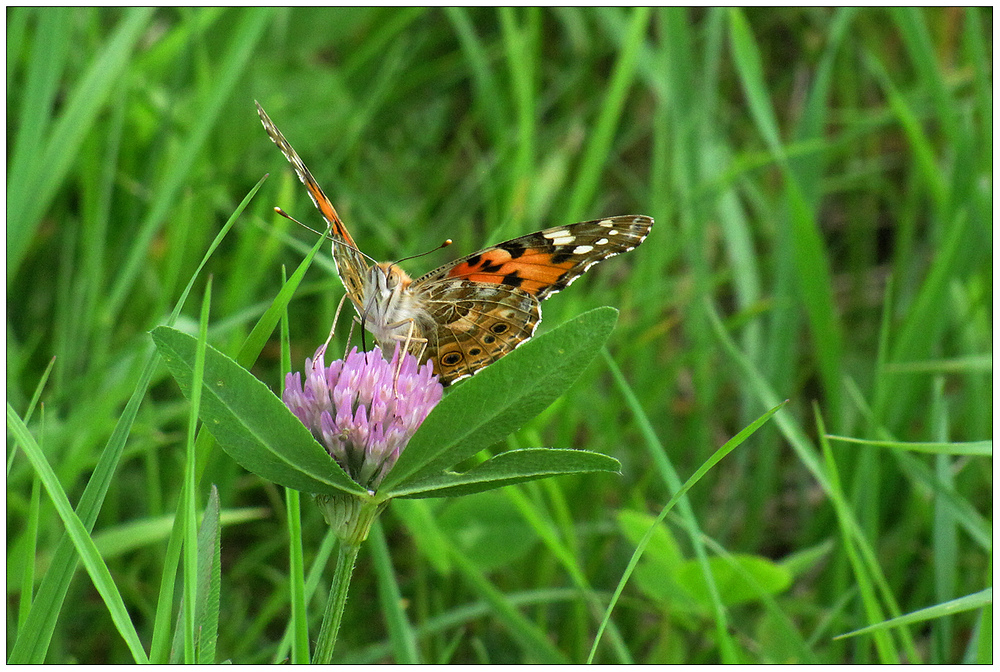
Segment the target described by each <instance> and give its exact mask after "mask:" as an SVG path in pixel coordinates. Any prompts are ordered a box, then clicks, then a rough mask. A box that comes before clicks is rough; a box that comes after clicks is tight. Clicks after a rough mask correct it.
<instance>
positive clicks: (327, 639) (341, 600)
mask: <svg viewBox="0 0 1000 672" xmlns="http://www.w3.org/2000/svg"><path fill="white" fill-rule="evenodd" d="M360 549H361V544H360V543H357V544H350V543H347V542H346V541H341V542H340V549H339V551H338V553H337V568H336V570H335V571H334V574H333V585H332V586H331V587H330V597H329V599H328V600H327V603H326V613H325V614H323V625H322V626H320V629H319V638H318V639H317V640H316V655H315V656H313V660H312V662H313V663H314V664H317V665H327V664H329V663H330V662H332V660H333V647H334V646H335V645H336V643H337V632H338V631H339V630H340V620H341V618H342V617H343V615H344V604H345V603H346V602H347V589H348V588H349V587H350V585H351V575H352V574H353V573H354V561H355V560H357V558H358V551H359V550H360Z"/></svg>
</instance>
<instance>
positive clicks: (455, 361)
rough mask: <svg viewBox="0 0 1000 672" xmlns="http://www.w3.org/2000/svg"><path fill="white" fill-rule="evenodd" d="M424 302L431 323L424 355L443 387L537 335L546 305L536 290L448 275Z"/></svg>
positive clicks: (427, 289)
mask: <svg viewBox="0 0 1000 672" xmlns="http://www.w3.org/2000/svg"><path fill="white" fill-rule="evenodd" d="M420 296H421V302H422V304H423V306H424V310H425V311H426V315H427V317H429V318H430V320H429V321H430V322H432V325H433V326H431V328H429V329H426V330H425V334H426V338H427V345H426V351H425V358H426V359H427V360H429V361H431V362H433V363H434V371H435V373H437V374H438V377H439V378H440V380H441V382H442V383H443V384H444V385H449V384H451V383H453V382H455V381H456V380H461V379H462V378H466V377H468V376H471V375H472V374H474V373H475V372H476V371H478V370H479V369H481V368H483V367H485V366H488V365H489V364H492V363H493V362H495V361H496V360H498V359H500V358H501V357H503V356H504V355H506V354H507V353H509V352H510V351H511V350H513V349H514V348H516V347H517V346H518V345H520V344H521V343H523V342H524V341H526V340H528V339H529V338H531V336H532V334H534V333H535V328H536V327H537V326H538V322H539V320H541V319H542V309H541V306H540V305H539V303H538V299H536V298H535V297H534V296H532V295H531V294H528V293H527V292H525V291H523V290H521V289H518V288H516V287H509V286H507V285H503V284H486V283H482V282H475V281H472V280H461V279H454V278H445V279H442V280H439V281H436V282H431V283H428V284H427V285H425V286H424V288H423V291H422V293H421V295H420Z"/></svg>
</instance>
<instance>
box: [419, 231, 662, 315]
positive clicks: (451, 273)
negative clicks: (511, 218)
mask: <svg viewBox="0 0 1000 672" xmlns="http://www.w3.org/2000/svg"><path fill="white" fill-rule="evenodd" d="M652 226H653V218H652V217H646V216H645V215H621V216H618V217H607V218H605V219H595V220H592V221H589V222H580V223H578V224H570V225H568V226H557V227H554V228H551V229H545V230H544V231H539V232H537V233H531V234H528V235H526V236H521V237H520V238H514V239H513V240H508V241H507V242H505V243H500V244H499V245H496V246H494V247H490V248H487V249H485V250H483V251H481V252H477V253H475V254H470V255H469V256H467V257H462V258H461V259H457V260H455V261H453V262H451V263H450V264H445V265H444V266H442V267H440V268H438V269H437V270H434V271H431V272H430V273H428V274H426V275H424V276H422V277H420V278H417V280H415V281H414V284H415V285H420V284H421V283H423V282H429V281H433V280H440V279H442V278H456V279H461V280H468V281H471V282H481V283H487V284H502V285H506V286H508V287H515V288H518V289H521V290H522V291H524V292H526V293H528V294H530V295H532V296H534V297H536V298H537V299H538V300H539V301H541V300H542V299H544V298H546V297H548V296H551V295H552V294H555V293H556V292H558V291H561V290H563V289H565V288H566V287H569V285H570V284H572V283H573V281H574V280H576V279H577V278H579V277H580V276H581V275H583V274H584V273H586V272H587V270H588V269H589V268H590V267H591V266H593V265H594V264H596V263H597V262H599V261H604V260H605V259H608V258H609V257H613V256H615V255H617V254H621V253H622V252H628V251H629V250H632V249H635V248H636V247H637V246H638V245H639V244H640V243H642V241H643V240H645V239H646V236H647V235H648V234H649V229H650V227H652Z"/></svg>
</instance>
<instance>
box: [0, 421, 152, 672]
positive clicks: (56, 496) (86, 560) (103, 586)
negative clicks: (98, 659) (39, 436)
mask: <svg viewBox="0 0 1000 672" xmlns="http://www.w3.org/2000/svg"><path fill="white" fill-rule="evenodd" d="M7 428H8V429H9V430H10V432H11V434H13V435H14V436H15V437H16V438H17V440H18V441H19V442H20V443H21V445H22V446H23V448H24V453H25V455H26V456H27V457H28V459H29V460H30V461H31V465H32V466H33V467H34V468H35V471H36V472H37V473H38V476H39V478H40V479H41V481H42V485H44V486H45V490H46V492H48V494H49V498H50V499H51V500H52V503H53V504H54V505H55V507H56V511H58V513H59V517H60V518H61V519H62V521H63V524H64V525H65V526H66V533H67V534H68V535H69V537H70V539H72V540H73V545H74V546H75V547H76V550H77V552H78V553H79V554H80V559H81V560H82V562H83V566H84V567H85V568H86V569H87V573H88V574H90V578H91V580H92V581H93V582H94V587H95V588H97V591H98V592H99V593H100V594H101V597H102V598H103V599H104V603H105V604H106V605H107V607H108V611H109V612H111V618H112V619H113V620H114V623H115V626H116V627H117V628H118V632H119V633H120V634H121V636H122V638H123V639H124V640H125V642H126V643H127V644H128V647H129V649H130V650H131V651H132V656H133V657H134V658H135V661H136V662H137V663H146V662H149V658H148V657H147V656H146V652H145V650H144V649H143V648H142V643H141V642H140V641H139V634H138V633H137V632H136V631H135V627H134V626H133V625H132V620H131V618H130V617H129V614H128V610H127V609H126V608H125V603H124V602H123V601H122V596H121V594H120V593H119V592H118V587H117V586H116V585H115V581H114V579H113V578H111V572H109V571H108V566H107V565H106V564H104V559H103V558H102V557H101V554H100V553H99V552H98V550H97V547H96V546H95V545H94V540H93V539H91V537H90V532H89V530H88V529H87V527H86V526H85V525H84V523H83V522H82V521H81V520H80V518H79V516H77V515H76V512H75V511H73V507H72V506H71V505H70V503H69V499H67V498H66V493H65V491H64V490H63V489H62V485H61V484H60V483H59V480H58V479H57V478H56V475H55V472H54V471H52V467H51V466H49V463H48V460H47V459H46V458H45V455H44V453H42V451H41V449H40V448H39V447H38V444H37V443H35V439H34V437H32V436H31V433H30V432H29V431H28V427H27V426H26V425H25V424H24V422H23V421H22V420H21V418H20V417H18V415H17V413H16V412H15V411H14V409H13V408H11V407H10V404H7Z"/></svg>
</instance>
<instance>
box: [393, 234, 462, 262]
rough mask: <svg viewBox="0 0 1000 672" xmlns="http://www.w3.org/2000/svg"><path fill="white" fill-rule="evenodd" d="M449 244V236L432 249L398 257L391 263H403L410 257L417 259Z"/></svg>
mask: <svg viewBox="0 0 1000 672" xmlns="http://www.w3.org/2000/svg"><path fill="white" fill-rule="evenodd" d="M449 245H451V238H447V239H446V240H445V241H444V242H443V243H441V244H440V245H438V246H437V247H435V248H434V249H433V250H427V251H426V252H421V253H420V254H414V255H411V256H409V257H403V258H402V259H398V260H397V261H394V262H392V263H393V265H394V266H395V265H398V264H401V263H403V262H404V261H409V260H410V259H417V258H418V257H423V256H426V255H428V254H431V253H433V252H437V251H438V250H443V249H444V248H446V247H448V246H449Z"/></svg>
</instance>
